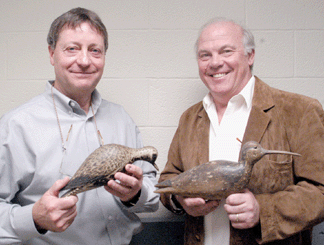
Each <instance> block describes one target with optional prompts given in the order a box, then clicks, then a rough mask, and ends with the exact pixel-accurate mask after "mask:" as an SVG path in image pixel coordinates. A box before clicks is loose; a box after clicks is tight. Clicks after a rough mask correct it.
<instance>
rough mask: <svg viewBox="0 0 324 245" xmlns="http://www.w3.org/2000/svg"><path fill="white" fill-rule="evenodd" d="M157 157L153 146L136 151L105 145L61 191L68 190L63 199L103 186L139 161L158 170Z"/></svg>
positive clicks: (86, 161)
mask: <svg viewBox="0 0 324 245" xmlns="http://www.w3.org/2000/svg"><path fill="white" fill-rule="evenodd" d="M157 156H158V151H157V150H156V149H155V148H154V147H152V146H146V147H143V148H140V149H135V148H129V147H126V146H123V145H118V144H107V145H103V146H101V147H99V148H98V149H96V150H95V151H94V152H93V153H91V154H90V155H89V156H88V157H87V159H86V160H85V161H84V162H83V163H82V165H81V166H80V168H79V169H78V170H77V171H76V173H75V174H74V176H73V177H72V178H71V179H70V181H69V183H68V184H67V185H66V186H65V187H63V188H62V189H61V191H62V190H68V191H67V192H66V193H64V194H63V195H62V197H68V196H71V195H76V194H78V193H81V192H84V191H88V190H91V189H95V188H98V187H100V186H103V185H105V184H107V182H108V181H109V180H110V179H113V178H114V174H115V173H117V172H121V171H123V170H124V167H125V166H126V165H127V164H131V163H133V162H135V161H137V160H144V161H147V162H150V163H151V164H152V165H153V166H154V167H155V168H156V169H157V170H158V167H157V165H156V164H155V160H156V158H157Z"/></svg>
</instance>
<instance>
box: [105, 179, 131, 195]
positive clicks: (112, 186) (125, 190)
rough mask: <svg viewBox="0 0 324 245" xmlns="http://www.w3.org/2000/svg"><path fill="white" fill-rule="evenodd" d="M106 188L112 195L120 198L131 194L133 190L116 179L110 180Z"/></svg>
mask: <svg viewBox="0 0 324 245" xmlns="http://www.w3.org/2000/svg"><path fill="white" fill-rule="evenodd" d="M105 189H106V190H107V191H108V192H110V193H111V194H112V195H114V196H117V197H119V198H120V197H122V196H124V195H127V194H129V193H130V191H131V188H130V187H127V186H123V185H121V184H119V183H117V182H116V181H114V180H109V181H108V183H107V185H106V186H105Z"/></svg>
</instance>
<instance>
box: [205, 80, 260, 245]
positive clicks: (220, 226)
mask: <svg viewBox="0 0 324 245" xmlns="http://www.w3.org/2000/svg"><path fill="white" fill-rule="evenodd" d="M254 83H255V78H254V76H252V78H251V79H250V80H249V82H248V83H247V85H246V86H245V87H244V88H243V90H242V91H241V92H240V93H239V94H238V95H235V96H233V97H232V98H231V99H230V101H229V102H228V105H227V108H226V111H225V113H224V115H223V118H222V121H221V123H218V116H217V111H216V107H215V104H214V102H213V98H212V96H211V94H207V95H206V96H205V98H204V99H203V105H204V108H205V110H206V112H207V114H208V117H209V120H210V122H211V123H210V132H209V160H210V161H212V160H228V161H234V162H237V161H238V158H239V153H240V149H241V143H240V142H239V141H238V140H237V139H240V140H243V136H244V132H245V128H246V125H247V121H248V118H249V115H250V112H251V108H252V97H253V89H254ZM224 204H225V199H224V200H222V201H221V203H220V205H219V207H218V208H217V209H216V210H214V211H213V212H211V213H209V214H208V215H206V216H205V219H204V220H205V221H204V226H205V245H226V244H229V239H230V234H229V233H230V221H229V219H228V216H227V213H226V211H225V209H224Z"/></svg>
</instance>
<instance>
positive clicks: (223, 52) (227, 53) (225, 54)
mask: <svg viewBox="0 0 324 245" xmlns="http://www.w3.org/2000/svg"><path fill="white" fill-rule="evenodd" d="M233 52H234V50H233V49H228V48H227V49H224V50H223V51H222V54H223V55H224V56H230V55H231V54H232V53H233Z"/></svg>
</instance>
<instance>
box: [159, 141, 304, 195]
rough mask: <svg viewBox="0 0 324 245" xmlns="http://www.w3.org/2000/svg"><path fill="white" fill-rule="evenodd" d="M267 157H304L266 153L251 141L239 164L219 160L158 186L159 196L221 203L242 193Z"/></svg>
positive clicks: (278, 152)
mask: <svg viewBox="0 0 324 245" xmlns="http://www.w3.org/2000/svg"><path fill="white" fill-rule="evenodd" d="M267 154H289V155H294V156H300V154H298V153H292V152H287V151H272V150H266V149H263V148H262V147H261V145H260V144H258V143H257V142H254V141H249V142H247V143H245V144H244V145H243V147H242V150H241V155H240V160H239V162H231V161H225V160H216V161H210V162H207V163H204V164H201V165H199V166H196V167H194V168H192V169H189V170H187V171H185V172H183V173H181V174H179V175H178V176H176V177H174V178H172V179H169V180H165V181H163V182H161V183H159V184H157V185H155V187H157V188H159V189H157V190H156V191H155V192H156V193H161V194H162V193H163V194H174V195H180V196H184V197H201V198H203V199H205V200H221V199H223V198H226V197H227V196H229V195H230V194H233V193H239V192H242V191H243V190H244V189H245V188H246V186H247V184H248V183H249V181H250V178H251V173H252V168H253V165H254V164H255V163H256V162H257V161H259V160H260V159H261V158H262V157H263V156H265V155H267Z"/></svg>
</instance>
